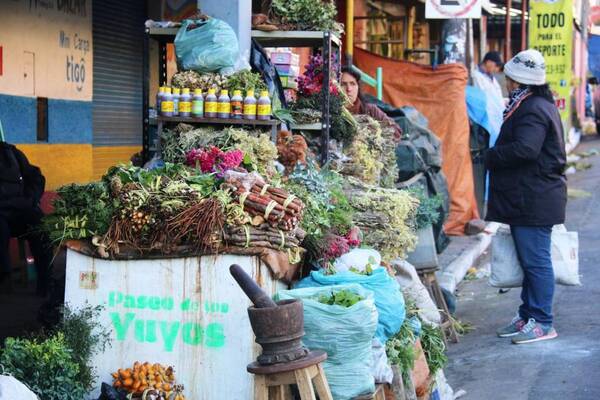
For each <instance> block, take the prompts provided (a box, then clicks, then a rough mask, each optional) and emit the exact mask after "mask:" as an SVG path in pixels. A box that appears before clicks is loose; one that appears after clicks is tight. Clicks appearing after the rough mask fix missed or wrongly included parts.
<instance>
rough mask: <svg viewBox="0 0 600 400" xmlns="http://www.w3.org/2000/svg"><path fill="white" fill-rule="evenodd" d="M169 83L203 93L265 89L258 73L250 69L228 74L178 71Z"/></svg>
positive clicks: (258, 90)
mask: <svg viewBox="0 0 600 400" xmlns="http://www.w3.org/2000/svg"><path fill="white" fill-rule="evenodd" d="M171 84H172V85H173V87H176V88H189V89H191V90H193V89H201V90H202V92H203V93H206V92H207V91H208V89H216V91H217V92H219V91H221V90H222V89H225V90H229V92H230V93H233V91H234V90H241V91H243V92H246V91H248V90H254V91H255V92H257V93H258V92H260V91H261V90H267V85H266V84H265V82H264V81H263V79H262V78H261V76H260V74H257V73H255V72H252V71H250V70H240V71H238V72H236V73H234V74H231V75H229V76H224V75H221V74H218V73H212V72H209V73H199V72H196V71H179V72H176V73H175V74H174V75H173V77H172V78H171Z"/></svg>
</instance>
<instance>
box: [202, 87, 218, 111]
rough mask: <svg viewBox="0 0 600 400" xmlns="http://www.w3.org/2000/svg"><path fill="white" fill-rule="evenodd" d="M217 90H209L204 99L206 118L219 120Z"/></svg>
mask: <svg viewBox="0 0 600 400" xmlns="http://www.w3.org/2000/svg"><path fill="white" fill-rule="evenodd" d="M215 93H216V90H215V89H208V94H207V95H206V98H205V99H204V116H205V117H206V118H217V96H216V95H215Z"/></svg>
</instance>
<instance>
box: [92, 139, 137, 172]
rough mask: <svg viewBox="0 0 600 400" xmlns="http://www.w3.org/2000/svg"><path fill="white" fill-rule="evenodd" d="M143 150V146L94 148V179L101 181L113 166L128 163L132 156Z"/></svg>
mask: <svg viewBox="0 0 600 400" xmlns="http://www.w3.org/2000/svg"><path fill="white" fill-rule="evenodd" d="M141 150H142V147H141V146H120V147H94V149H93V158H94V165H93V171H92V179H94V180H95V179H100V178H101V177H102V175H104V174H105V173H106V170H108V168H110V167H112V166H113V165H117V164H122V163H128V162H129V160H130V159H131V156H132V155H134V154H135V153H137V152H138V151H141Z"/></svg>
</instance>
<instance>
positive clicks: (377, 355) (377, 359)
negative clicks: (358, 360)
mask: <svg viewBox="0 0 600 400" xmlns="http://www.w3.org/2000/svg"><path fill="white" fill-rule="evenodd" d="M373 378H375V383H392V381H393V380H394V371H392V367H391V366H390V364H389V363H388V358H387V354H386V353H385V346H384V345H382V344H381V342H380V341H379V339H373Z"/></svg>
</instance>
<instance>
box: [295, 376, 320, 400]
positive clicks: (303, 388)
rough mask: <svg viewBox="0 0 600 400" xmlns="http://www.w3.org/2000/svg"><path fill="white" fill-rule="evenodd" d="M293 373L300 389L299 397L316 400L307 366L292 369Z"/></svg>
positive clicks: (304, 399) (303, 399)
mask: <svg viewBox="0 0 600 400" xmlns="http://www.w3.org/2000/svg"><path fill="white" fill-rule="evenodd" d="M294 375H296V384H297V385H298V390H299V391H300V399H301V400H317V398H316V397H315V390H314V388H313V384H312V379H311V377H310V373H309V372H308V368H302V369H298V370H296V371H294Z"/></svg>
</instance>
